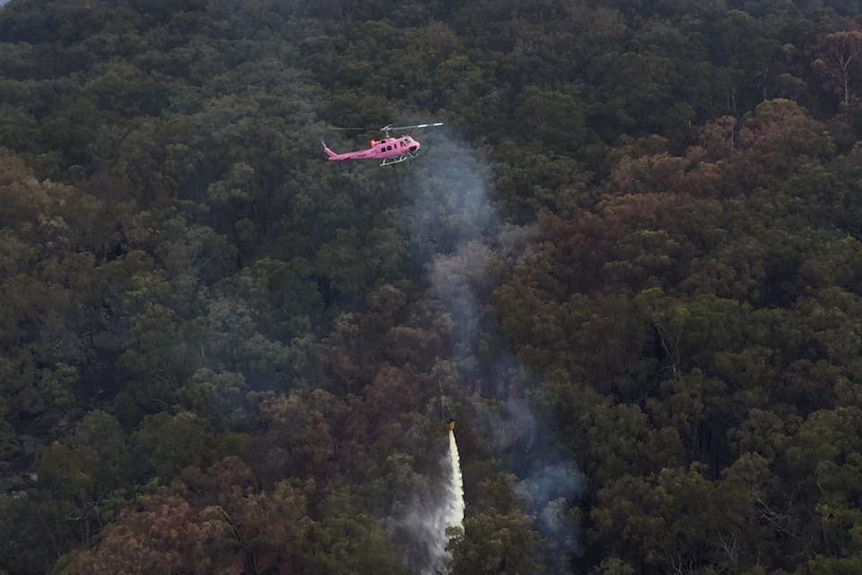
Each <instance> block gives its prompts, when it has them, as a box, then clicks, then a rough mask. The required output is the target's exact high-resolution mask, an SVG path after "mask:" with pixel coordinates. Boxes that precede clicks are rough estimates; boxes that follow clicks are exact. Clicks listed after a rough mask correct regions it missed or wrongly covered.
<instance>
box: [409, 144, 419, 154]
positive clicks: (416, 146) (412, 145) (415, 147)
mask: <svg viewBox="0 0 862 575" xmlns="http://www.w3.org/2000/svg"><path fill="white" fill-rule="evenodd" d="M421 147H422V146H420V145H419V142H413V143H412V144H410V147H409V148H408V149H409V150H410V151H411V152H415V151H417V150H418V149H419V148H421Z"/></svg>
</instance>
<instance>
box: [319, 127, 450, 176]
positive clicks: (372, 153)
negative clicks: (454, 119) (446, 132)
mask: <svg viewBox="0 0 862 575" xmlns="http://www.w3.org/2000/svg"><path fill="white" fill-rule="evenodd" d="M442 125H443V122H437V123H434V124H416V125H415V126H394V127H393V126H392V125H391V124H390V125H388V126H385V127H383V128H380V131H381V132H383V139H382V140H371V147H369V148H367V149H365V150H356V151H354V152H345V153H343V154H337V153H335V152H333V151H332V150H330V149H329V148H328V147H327V145H326V143H325V142H321V143H322V144H323V151H324V152H326V155H327V157H328V158H329V161H331V162H343V161H345V160H380V165H381V166H389V165H391V164H400V163H401V162H404V161H406V160H409V159H411V158H415V157H416V155H417V154H419V150H420V149H422V144H420V143H419V142H417V141H416V140H414V139H413V138H412V137H410V135H409V134H408V135H406V136H401V137H400V138H393V137H391V136H390V135H389V132H390V131H393V130H409V129H412V128H432V127H435V126H442ZM345 129H351V128H345Z"/></svg>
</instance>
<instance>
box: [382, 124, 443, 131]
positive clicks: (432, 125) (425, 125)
mask: <svg viewBox="0 0 862 575" xmlns="http://www.w3.org/2000/svg"><path fill="white" fill-rule="evenodd" d="M442 125H443V122H435V123H433V124H416V125H413V126H386V127H384V128H380V131H381V132H387V131H389V130H409V129H411V128H433V127H435V126H442Z"/></svg>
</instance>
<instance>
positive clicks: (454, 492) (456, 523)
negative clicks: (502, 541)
mask: <svg viewBox="0 0 862 575" xmlns="http://www.w3.org/2000/svg"><path fill="white" fill-rule="evenodd" d="M449 461H450V465H451V466H452V469H451V471H452V474H451V477H450V479H449V493H448V501H447V502H446V503H447V505H446V527H447V528H448V527H457V528H459V529H464V479H463V477H461V456H460V455H458V443H457V442H456V441H455V430H454V429H450V430H449Z"/></svg>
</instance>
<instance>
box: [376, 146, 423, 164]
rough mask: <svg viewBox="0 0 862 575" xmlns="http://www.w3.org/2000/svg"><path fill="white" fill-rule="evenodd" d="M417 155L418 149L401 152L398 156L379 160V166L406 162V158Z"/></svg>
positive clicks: (410, 158)
mask: <svg viewBox="0 0 862 575" xmlns="http://www.w3.org/2000/svg"><path fill="white" fill-rule="evenodd" d="M418 155H419V150H416V151H415V152H407V153H406V154H401V155H400V156H396V157H394V158H386V159H385V160H383V161H382V162H380V165H381V166H391V165H393V164H400V163H401V162H406V161H407V160H412V159H413V158H415V157H416V156H418Z"/></svg>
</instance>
